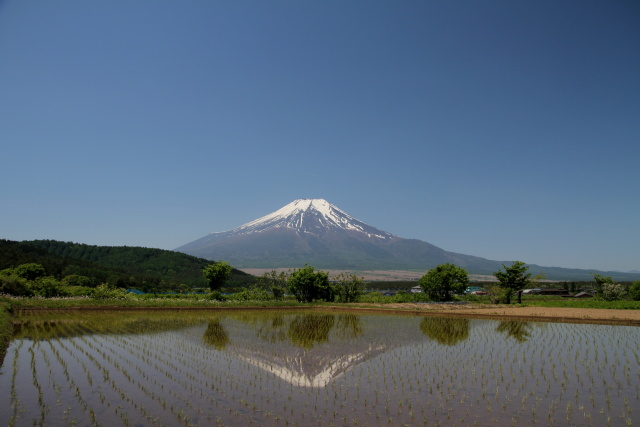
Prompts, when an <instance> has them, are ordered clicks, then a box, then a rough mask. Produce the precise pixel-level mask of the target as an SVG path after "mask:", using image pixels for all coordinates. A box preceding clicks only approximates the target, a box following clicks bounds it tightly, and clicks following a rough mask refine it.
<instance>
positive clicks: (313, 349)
mask: <svg viewBox="0 0 640 427" xmlns="http://www.w3.org/2000/svg"><path fill="white" fill-rule="evenodd" d="M19 320H20V324H19V326H18V327H16V332H15V336H14V339H13V340H12V342H11V344H10V347H9V349H8V351H7V354H6V357H5V361H4V365H3V367H2V368H1V370H0V408H3V410H2V411H1V412H0V424H4V425H12V424H13V425H31V424H43V425H47V426H56V425H69V424H79V425H108V426H111V425H216V424H219V425H247V424H249V423H255V424H260V425H283V426H284V425H295V424H298V425H318V426H326V425H330V424H333V425H352V426H353V425H381V424H383V423H384V424H390V425H396V424H408V425H438V423H440V424H446V425H454V424H456V425H509V424H510V425H521V424H522V423H523V422H526V423H528V424H532V425H550V424H554V425H594V426H601V425H607V424H609V425H612V426H618V425H626V424H633V423H634V422H635V423H636V424H637V423H638V421H639V418H638V414H637V413H636V412H637V411H636V412H634V411H633V409H634V408H637V407H640V388H639V387H640V386H639V384H640V368H639V367H640V353H639V347H640V328H637V327H631V326H606V325H583V324H562V323H535V322H517V321H505V322H499V321H494V320H472V319H460V318H455V319H452V318H435V317H421V316H413V315H412V316H400V315H383V314H370V315H361V314H357V315H356V314H351V313H347V312H344V313H336V312H320V311H313V312H312V311H299V310H298V311H227V312H224V311H215V312H213V311H211V312H209V311H207V312H204V311H198V312H189V311H175V312H174V311H162V312H149V311H145V312H142V311H141V312H125V313H122V312H110V313H109V312H107V313H102V312H100V313H65V314H60V313H58V314H30V315H24V316H22V317H20V318H19Z"/></svg>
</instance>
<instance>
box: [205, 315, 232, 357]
mask: <svg viewBox="0 0 640 427" xmlns="http://www.w3.org/2000/svg"><path fill="white" fill-rule="evenodd" d="M202 341H204V342H205V344H209V345H212V346H213V347H215V349H216V350H224V348H225V347H226V346H227V344H229V342H230V340H229V334H228V333H227V331H226V330H225V329H224V326H222V324H221V323H220V319H215V320H212V321H210V322H209V326H207V330H206V331H205V332H204V335H203V336H202Z"/></svg>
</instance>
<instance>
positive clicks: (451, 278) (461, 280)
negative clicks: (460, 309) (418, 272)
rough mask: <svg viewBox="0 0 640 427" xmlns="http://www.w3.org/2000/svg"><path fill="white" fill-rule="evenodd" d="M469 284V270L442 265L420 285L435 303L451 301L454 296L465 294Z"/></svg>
mask: <svg viewBox="0 0 640 427" xmlns="http://www.w3.org/2000/svg"><path fill="white" fill-rule="evenodd" d="M468 282H469V274H468V273H467V270H465V269H464V268H462V267H458V266H457V265H455V264H449V263H447V264H440V265H439V266H437V267H436V268H432V269H431V270H429V271H428V272H427V274H425V275H424V276H422V277H421V278H420V280H419V281H418V284H419V285H420V287H422V290H423V291H424V292H425V293H426V294H427V296H428V297H429V298H430V299H432V300H434V301H451V299H452V297H453V294H455V293H463V292H464V290H465V289H466V287H467V283H468Z"/></svg>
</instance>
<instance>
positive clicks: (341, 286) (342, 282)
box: [334, 273, 364, 302]
mask: <svg viewBox="0 0 640 427" xmlns="http://www.w3.org/2000/svg"><path fill="white" fill-rule="evenodd" d="M363 289H364V278H362V277H358V276H357V275H356V274H347V273H340V274H339V275H338V276H337V277H336V278H335V285H334V290H335V292H336V301H338V302H356V301H358V298H360V295H362V291H363Z"/></svg>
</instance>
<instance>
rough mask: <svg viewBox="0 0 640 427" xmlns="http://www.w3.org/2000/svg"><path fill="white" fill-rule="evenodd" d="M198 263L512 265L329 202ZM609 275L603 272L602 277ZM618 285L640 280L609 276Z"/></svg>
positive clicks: (278, 220) (297, 210) (215, 240)
mask: <svg viewBox="0 0 640 427" xmlns="http://www.w3.org/2000/svg"><path fill="white" fill-rule="evenodd" d="M176 251H180V252H184V253H187V254H190V255H194V256H197V257H202V258H207V259H222V260H225V261H228V262H229V263H230V264H231V265H233V266H234V267H236V268H277V267H300V266H302V265H304V264H305V263H307V264H311V265H313V266H315V267H317V268H322V269H348V270H414V271H425V270H427V269H429V268H433V267H435V266H437V265H439V264H443V263H454V264H456V265H459V266H461V267H464V268H466V269H467V270H468V271H469V273H472V274H486V275H492V274H493V273H494V272H495V271H498V270H499V269H501V268H502V264H507V265H510V264H511V261H512V260H509V261H492V260H488V259H485V258H480V257H476V256H471V255H464V254H459V253H455V252H449V251H445V250H444V249H441V248H439V247H437V246H434V245H432V244H430V243H427V242H423V241H421V240H416V239H404V238H401V237H398V236H395V235H393V234H391V233H388V232H386V231H382V230H379V229H377V228H375V227H372V226H370V225H368V224H366V223H364V222H362V221H360V220H358V219H356V218H354V217H352V216H351V215H349V214H347V213H346V212H344V211H342V210H341V209H339V208H337V207H336V206H334V205H332V204H330V203H329V202H327V201H326V200H323V199H298V200H295V201H293V202H291V203H289V204H288V205H286V206H284V207H282V208H280V209H278V210H277V211H275V212H273V213H271V214H269V215H265V216H263V217H261V218H258V219H256V220H254V221H251V222H248V223H246V224H244V225H241V226H240V227H237V228H234V229H233V230H230V231H225V232H218V233H211V234H208V235H206V236H204V237H202V238H200V239H197V240H195V241H193V242H190V243H187V244H186V245H183V246H181V247H179V248H177V249H176ZM530 271H531V272H532V273H533V274H539V273H544V274H546V277H547V278H549V279H555V280H592V279H593V276H592V274H591V273H592V272H595V270H580V269H567V268H559V267H540V266H537V265H530ZM600 273H603V272H600ZM606 273H607V275H610V276H612V277H614V278H616V280H637V279H638V278H640V275H633V274H625V273H614V272H606Z"/></svg>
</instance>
